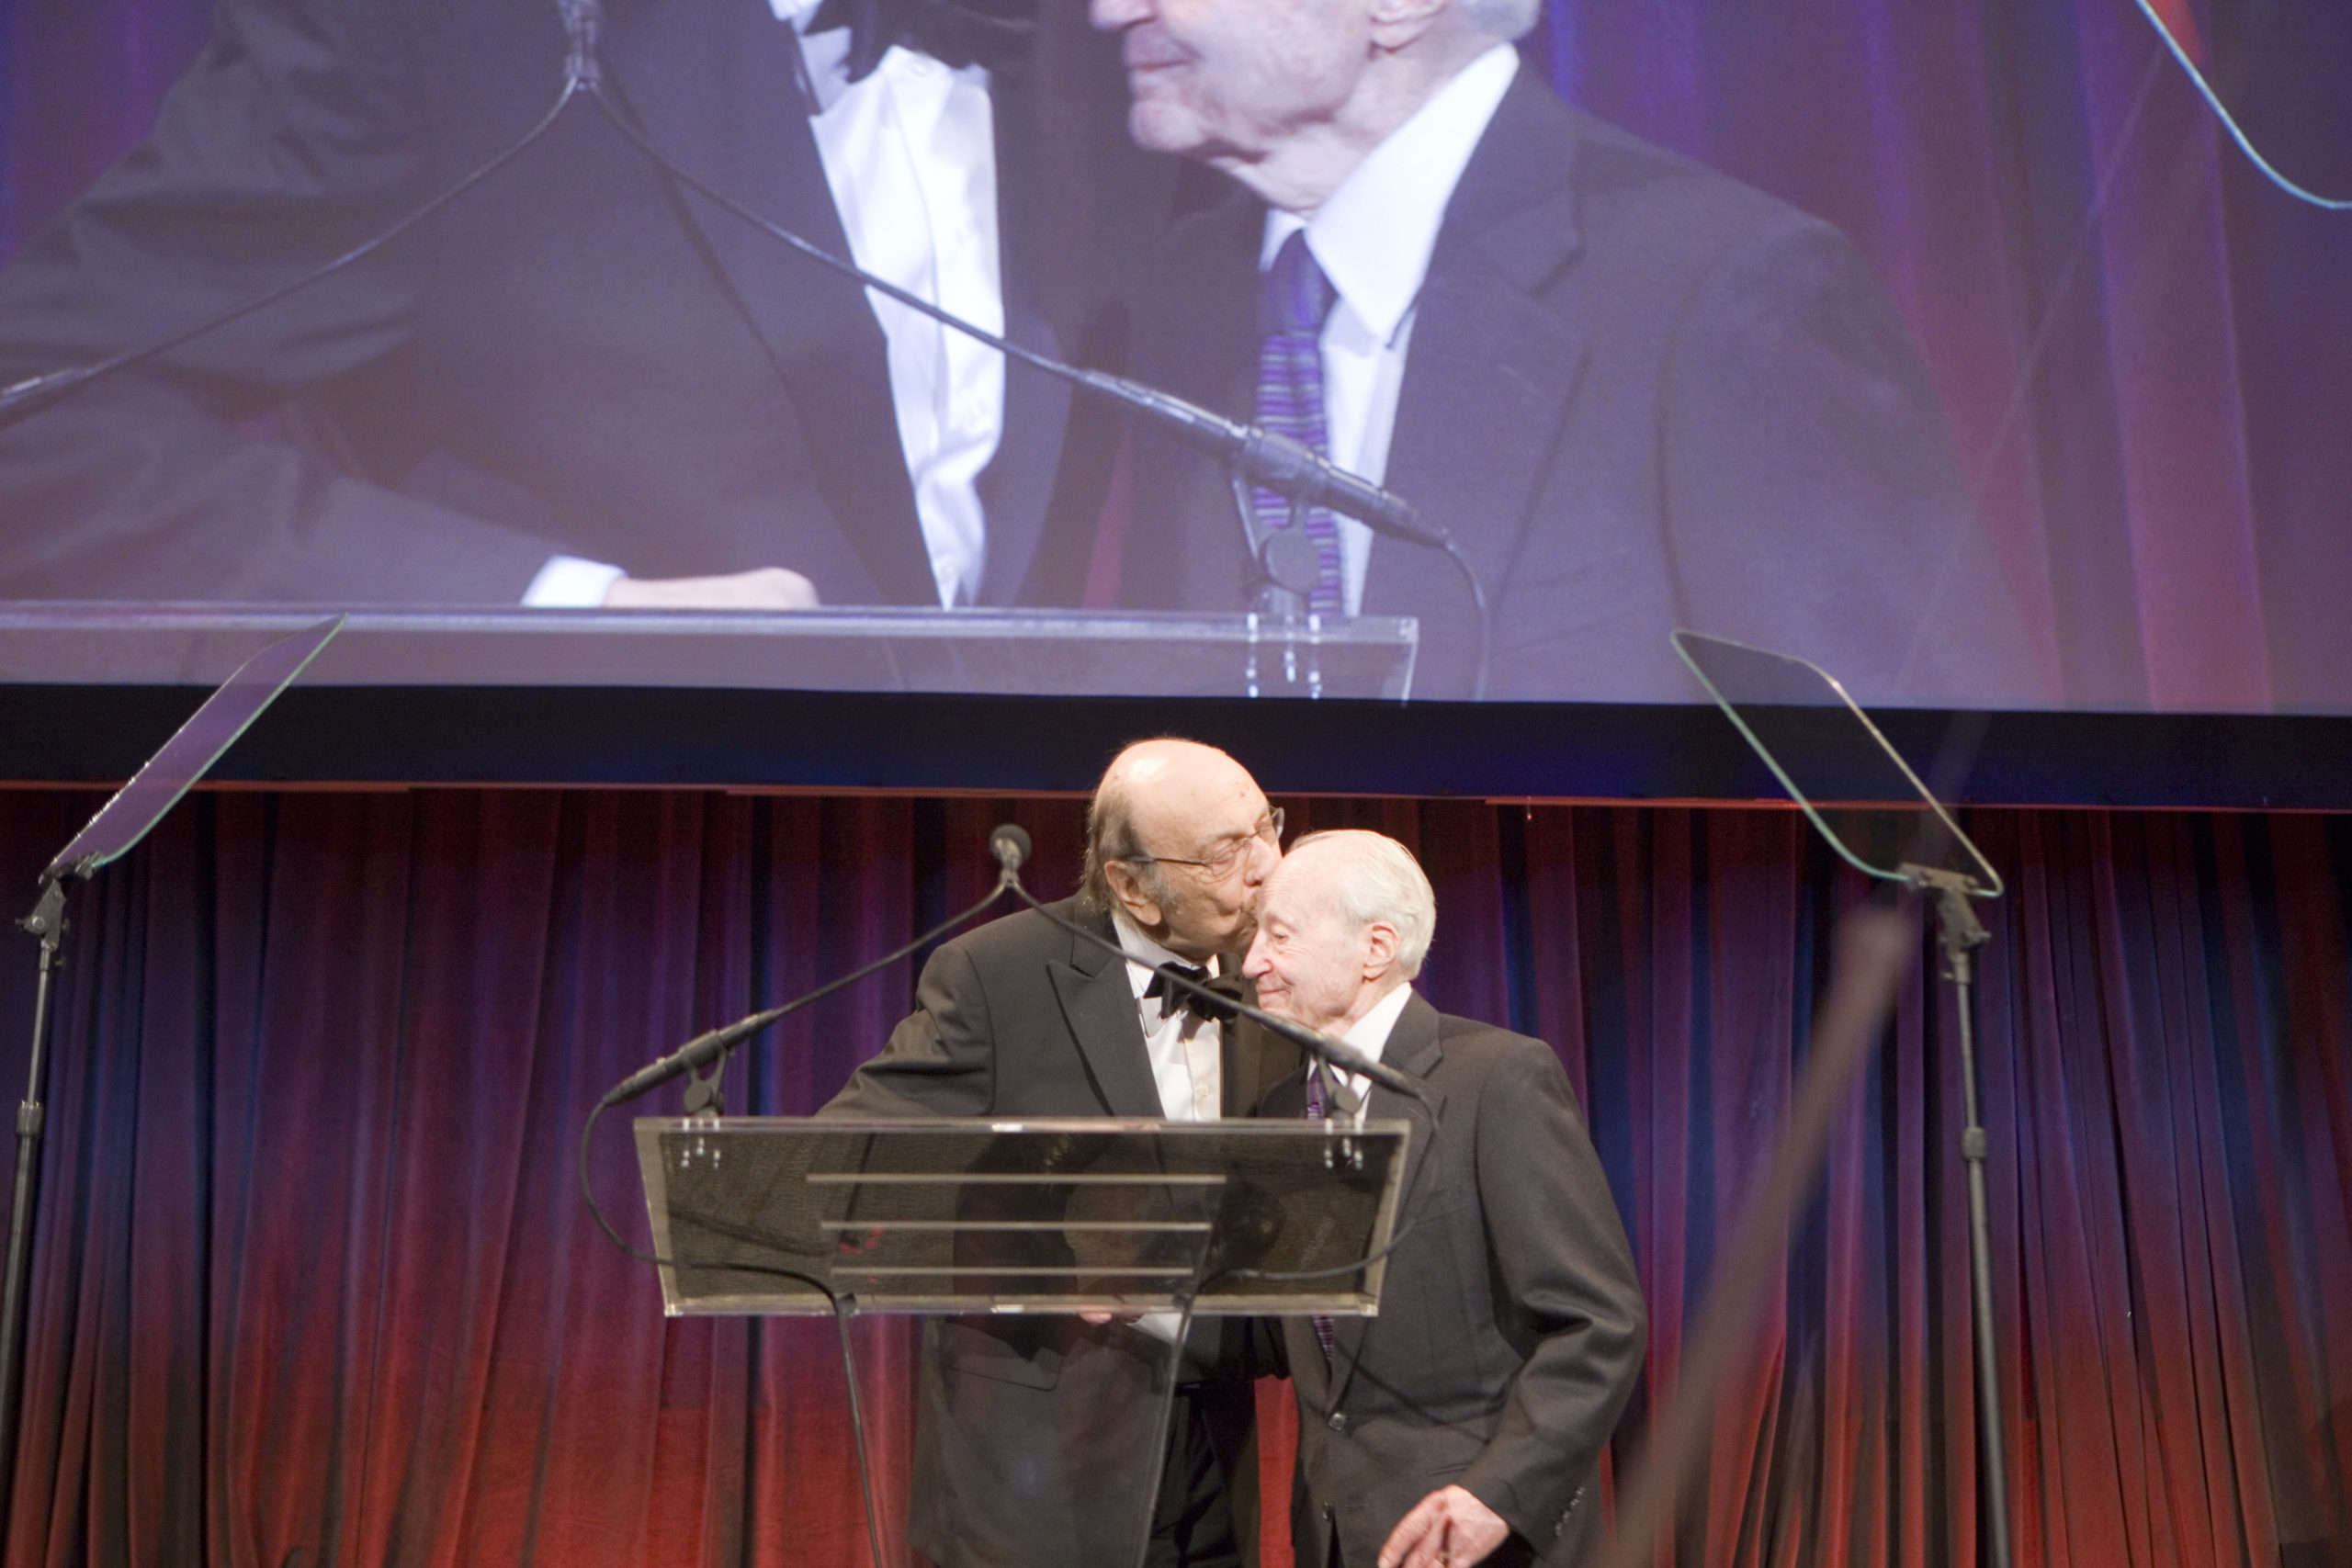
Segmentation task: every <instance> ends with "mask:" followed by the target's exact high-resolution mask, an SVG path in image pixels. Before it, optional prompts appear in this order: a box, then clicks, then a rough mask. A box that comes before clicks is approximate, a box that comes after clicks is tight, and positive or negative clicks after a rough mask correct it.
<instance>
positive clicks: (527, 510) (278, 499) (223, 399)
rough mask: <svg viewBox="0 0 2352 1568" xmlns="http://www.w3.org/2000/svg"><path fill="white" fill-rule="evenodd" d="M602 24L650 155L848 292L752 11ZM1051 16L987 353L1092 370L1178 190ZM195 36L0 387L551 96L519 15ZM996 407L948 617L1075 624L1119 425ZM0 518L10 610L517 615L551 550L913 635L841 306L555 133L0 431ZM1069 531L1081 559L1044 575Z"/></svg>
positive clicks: (139, 328) (1058, 405)
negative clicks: (730, 581) (994, 608)
mask: <svg viewBox="0 0 2352 1568" xmlns="http://www.w3.org/2000/svg"><path fill="white" fill-rule="evenodd" d="M1044 14H1045V17H1046V27H1045V32H1044V35H1043V37H1042V38H1041V39H1039V42H1038V46H1037V51H1036V54H1035V59H1034V61H1033V62H1032V66H1031V68H1030V69H1029V70H1028V71H1026V72H1025V73H1023V74H1022V75H1020V76H1019V77H1017V78H1009V79H1003V80H1000V81H999V82H998V83H997V84H996V85H995V88H994V102H995V121H996V126H997V141H998V154H999V169H998V173H999V181H1000V209H1001V235H1002V259H1003V275H1004V280H1005V294H1006V306H1007V320H1008V322H1009V326H1010V331H1011V334H1012V336H1013V337H1014V338H1016V339H1018V340H1020V341H1022V342H1024V343H1026V344H1031V345H1033V346H1035V347H1038V348H1042V349H1046V350H1047V351H1049V352H1053V353H1057V354H1059V355H1064V356H1076V357H1079V358H1080V359H1099V360H1102V361H1103V362H1104V363H1106V364H1117V363H1118V362H1120V361H1121V360H1122V359H1123V358H1124V357H1125V347H1126V343H1125V340H1126V337H1127V334H1128V319H1129V298H1128V296H1129V292H1130V288H1131V285H1132V283H1133V280H1134V279H1135V278H1136V277H1137V276H1141V274H1142V271H1143V268H1144V265H1145V258H1146V257H1148V255H1149V254H1151V251H1152V248H1153V246H1154V244H1155V242H1156V239H1157V237H1158V236H1159V233H1160V232H1161V231H1162V229H1163V228H1164V225H1165V222H1166V220H1167V216H1168V210H1169V202H1170V196H1171V193H1172V191H1173V190H1174V188H1175V181H1176V176H1175V175H1174V174H1173V173H1172V172H1171V170H1172V165H1171V164H1168V163H1167V162H1166V161H1164V160H1154V159H1149V158H1147V157H1146V155H1144V154H1142V153H1140V152H1136V151H1134V150H1133V149H1132V147H1131V146H1130V144H1129V142H1128V141H1127V138H1126V136H1125V131H1124V116H1125V93H1124V88H1123V85H1122V84H1121V80H1120V74H1119V68H1118V63H1117V59H1116V54H1117V51H1116V46H1115V44H1114V43H1113V42H1111V41H1110V40H1107V39H1101V38H1099V37H1097V36H1096V35H1094V34H1093V33H1092V32H1091V29H1089V28H1087V26H1086V19H1085V17H1084V15H1083V10H1082V7H1074V6H1046V8H1045V13H1044ZM605 17H606V21H605V61H606V63H607V67H608V70H609V74H610V77H611V79H612V81H613V82H614V84H615V85H616V89H617V91H618V92H619V93H620V94H621V95H622V96H624V97H625V98H626V99H627V101H628V105H629V106H630V107H632V109H633V110H634V112H635V113H636V115H637V116H638V118H639V120H640V121H641V123H642V125H643V128H644V130H645V131H646V132H647V134H648V135H649V136H650V138H651V139H652V140H653V141H656V142H658V143H659V144H660V145H661V146H662V147H663V148H664V149H666V150H667V151H668V152H671V153H672V154H673V156H674V157H675V158H676V159H677V160H678V161H679V162H681V163H682V164H685V165H686V166H687V167H689V168H691V169H693V170H695V172H696V173H698V174H699V175H701V176H702V177H704V178H706V179H707V180H709V181H711V182H712V183H713V184H715V185H717V186H719V187H720V188H721V189H724V190H726V191H728V192H729V193H730V194H732V195H734V196H735V197H738V198H739V199H741V200H742V201H744V202H746V203H748V204H749V205H751V206H752V208H754V209H757V210H759V211H761V212H763V213H764V214H767V215H768V216H770V217H772V218H774V219H775V220H777V221H778V222H781V223H783V224H785V225H786V226H788V227H790V228H792V229H795V230H797V231H798V232H800V233H802V234H804V235H806V236H807V237H808V238H809V239H810V240H813V241H815V242H816V243H819V244H820V245H823V246H825V247H827V248H829V249H830V250H831V251H832V252H834V253H835V254H842V255H846V254H848V248H847V243H846V241H845V240H844V238H843V233H842V225H841V222H840V220H839V219H838V217H837V216H836V214H835V211H834V209H833V205H832V199H831V193H830V191H829V190H828V188H827V186H826V183H825V176H824V172H823V166H822V164H821V163H820V160H819V158H818V154H817V149H816V143H815V141H814V139H813V138H812V137H811V135H810V133H809V126H808V121H807V119H806V118H805V116H804V114H803V113H802V111H801V109H800V107H799V99H798V97H797V94H796V91H795V87H794V82H795V75H794V70H795V65H796V53H797V51H795V49H794V47H793V42H792V39H791V35H790V32H789V29H788V28H786V27H785V26H784V25H783V24H781V23H779V22H778V21H776V19H775V16H774V15H773V13H772V12H771V10H770V8H769V6H768V5H767V4H766V0H606V4H605ZM215 28H216V37H215V39H214V41H213V43H212V44H211V46H210V47H209V49H208V50H207V51H205V52H204V54H203V55H202V56H201V57H200V58H199V59H198V62H197V63H196V65H195V66H194V67H193V68H192V69H191V70H190V71H189V73H188V74H187V76H186V77H185V78H184V79H183V80H182V81H181V82H180V83H179V84H178V85H176V86H175V88H174V89H173V90H172V92H171V94H170V96H169V97H168V99H167V100H166V102H165V105H164V108H163V110H162V113H161V116H160V118H159V119H158V122H157V124H156V127H155V129H154V131H153V135H152V136H151V138H150V139H149V141H147V143H146V144H145V145H144V146H142V147H141V148H140V149H139V150H137V151H136V152H133V153H132V154H130V156H129V157H128V158H126V159H125V160H124V161H123V162H122V163H121V164H119V165H118V166H117V167H116V168H115V169H113V170H112V171H111V172H110V173H108V174H107V175H106V176H105V177H104V178H102V179H101V180H100V181H99V182H98V184H97V185H96V186H95V187H94V188H93V189H92V190H91V191H90V192H89V193H87V194H86V195H85V197H83V198H82V199H81V200H80V201H78V202H77V203H76V204H75V205H74V207H73V209H71V210H70V211H69V212H68V213H67V214H66V215H65V216H64V218H63V219H62V220H61V221H60V222H59V223H57V224H56V225H54V226H53V227H51V229H50V230H49V231H46V232H45V233H44V234H42V235H41V236H40V237H39V238H38V239H36V240H35V241H34V242H33V243H32V244H30V245H29V246H28V248H27V250H26V252H25V253H24V254H22V255H21V256H20V257H19V258H18V259H17V262H16V264H15V265H13V266H11V267H10V268H9V270H8V271H7V272H6V274H5V275H4V276H0V383H6V382H7V381H12V380H15V379H17V378H19V377H21V376H27V375H30V374H33V373H35V372H38V371H45V370H50V369H53V368H56V367H60V366H66V365H73V364H77V363H85V362H88V361H91V360H94V359H96V358H98V357H99V356H101V355H105V354H107V353H111V352H113V351H115V350H117V349H119V348H122V347H124V346H125V345H127V344H135V343H139V342H141V341H144V340H146V339H148V338H149V337H151V336H153V335H154V334H156V333H160V332H161V331H162V330H163V329H164V328H166V327H170V326H175V325H177V324H181V323H185V322H187V321H193V320H196V319H198V318H199V317H201V316H203V315H205V314H207V313H209V312H210V311H213V310H218V309H220V308H221V307H223V306H226V305H228V304H231V303H234V302H237V301H239V300H242V299H246V298H249V297H251V296H252V295H254V294H256V293H258V292H259V291H261V289H262V288H265V287H266V286H268V285H271V284H275V283H277V282H280V281H283V280H286V279H288V278H290V277H292V276H295V275H297V274H298V273H300V271H302V270H304V269H306V268H308V267H310V266H311V265H315V264H316V263H318V262H321V261H323V260H325V259H326V258H328V257H330V256H332V255H334V254H337V253H338V252H340V251H342V250H344V249H345V248H347V247H349V246H351V245H354V244H356V243H358V242H359V241H360V240H362V239H364V238H367V237H368V236H369V235H371V234H373V233H375V232H377V231H380V230H382V229H383V228H385V227H387V226H389V225H390V222H391V221H392V220H394V219H395V218H396V217H398V216H400V215H401V214H403V213H405V212H407V211H408V210H410V209H413V207H415V206H417V205H418V204H419V203H421V202H423V201H424V199H425V198H426V197H430V196H432V195H434V194H435V193H438V192H440V191H442V190H444V189H446V188H447V187H448V186H450V185H452V184H453V183H454V182H455V181H456V180H457V179H458V176H459V175H462V174H463V173H464V172H466V171H467V170H469V169H470V168H472V167H474V166H475V165H477V164H480V163H481V162H482V161H484V160H485V159H487V158H489V157H490V156H492V154H493V153H495V152H498V151H500V150H501V149H503V148H504V147H505V146H507V145H508V144H510V143H512V142H513V141H515V139H516V138H517V137H519V136H520V135H521V134H522V133H523V132H524V131H525V130H526V129H528V128H529V127H530V125H531V124H532V123H533V121H534V120H535V119H536V118H537V117H538V116H540V115H541V114H542V113H543V112H544V111H545V110H546V109H547V108H548V106H549V105H550V104H551V103H552V102H553V101H554V99H555V96H556V93H557V89H558V86H559V85H560V82H561V79H562V78H561V62H562V58H563V51H564V42H563V35H562V31H561V28H560V25H559V21H558V16H557V7H556V6H554V5H553V4H551V3H550V0H222V4H221V5H220V7H219V12H218V16H217V18H216V22H215ZM1006 399H1007V405H1008V406H1007V410H1006V430H1005V435H1004V441H1003V445H1002V446H1001V449H1000V451H999V454H998V457H997V458H996V461H995V463H994V464H993V465H992V467H991V468H989V471H988V473H987V474H986V475H985V476H984V478H983V481H982V497H983V500H984V501H985V502H986V503H987V507H988V516H989V553H988V560H987V565H986V569H985V582H984V585H983V588H982V591H981V598H982V599H983V601H984V602H986V603H989V604H1012V603H1015V602H1058V601H1064V600H1067V601H1069V602H1075V599H1076V596H1077V593H1078V589H1079V585H1080V582H1082V580H1083V577H1084V573H1085V555H1086V550H1087V547H1088V544H1089V542H1090V540H1091V529H1092V525H1093V521H1094V518H1095V515H1096V514H1097V513H1098V511H1099V507H1100V498H1101V492H1102V491H1103V487H1104V485H1105V484H1107V482H1108V480H1107V472H1108V468H1109V459H1108V458H1107V457H1106V456H1105V455H1104V454H1105V451H1106V449H1107V448H1109V447H1111V446H1113V445H1114V438H1110V437H1106V435H1105V434H1104V432H1106V431H1109V430H1112V429H1114V427H1113V426H1110V425H1107V424H1105V425H1103V426H1102V427H1101V428H1099V429H1098V428H1096V427H1094V426H1091V425H1089V424H1087V423H1086V421H1087V420H1089V419H1094V420H1098V421H1100V420H1107V419H1108V418H1109V416H1108V415H1107V414H1102V413H1099V412H1093V411H1080V415H1079V419H1078V423H1077V424H1076V425H1075V426H1072V425H1071V423H1070V419H1071V410H1070V402H1069V398H1068V396H1067V394H1066V393H1065V392H1064V391H1063V390H1062V389H1059V388H1058V387H1057V386H1056V385H1054V384H1052V383H1049V382H1046V381H1045V380H1044V379H1043V378H1039V377H1037V376H1036V375H1035V374H1034V373H1031V372H1026V371H1023V370H1022V369H1020V368H1017V367H1016V368H1013V369H1012V370H1011V371H1010V372H1009V378H1008V384H1007V389H1006ZM0 516H5V517H6V519H7V527H6V530H5V531H0V596H5V597H10V598H45V597H75V598H93V597H107V596H120V597H127V598H161V599H247V600H270V599H287V600H304V601H313V602H332V603H337V604H343V603H403V602H406V603H416V602H470V603H499V604H513V603H515V601H516V600H518V599H519V598H520V597H521V594H522V592H523V590H524V588H525V587H526V584H527V583H528V582H529V581H530V579H531V577H532V575H533V574H534V573H535V572H536V571H537V570H538V568H539V567H540V565H541V564H542V563H543V562H544V561H545V560H546V558H548V556H549V555H551V554H555V553H559V552H561V553H569V554H572V555H578V556H584V557H588V558H594V559H601V560H608V561H612V562H614V563H616V564H618V565H621V566H623V567H625V568H627V569H628V570H629V571H631V572H632V573H635V574H637V575H639V576H665V575H683V574H699V573H706V572H726V571H734V570H743V569H748V568H752V567H759V566H773V565H781V566H786V567H790V568H793V569H794V570H799V571H801V572H803V573H805V574H807V575H808V576H809V577H810V578H811V579H813V580H814V581H815V582H816V584H817V587H818V589H819V591H820V593H821V594H822V595H823V597H824V599H825V600H826V602H827V603H829V604H936V603H937V591H936V589H935V588H934V586H933V580H932V575H931V569H930V565H929V562H928V558H927V555H926V552H925V549H924V547H923V543H922V536H921V532H920V525H919V524H918V522H917V520H916V513H915V506H914V497H913V491H912V488H911V485H910V481H909V479H908V477H907V472H906V465H905V461H904V459H903V457H902V456H901V453H900V450H899V437H898V431H897V423H896V418H895V415H894V412H893V409H892V404H891V399H890V389H889V380H888V369H887V366H886V363H885V358H884V344H883V338H882V333H881V329H880V327H879V325H878V324H877V323H876V321H875V318H874V315H873V312H872V310H870V309H869V308H868V307H867V305H866V303H865V297H864V295H863V293H862V291H860V290H859V289H858V288H856V287H855V286H854V285H852V284H850V283H847V282H845V281H843V280H842V279H840V278H838V277H836V276H831V275H830V274H828V273H826V272H824V271H822V270H820V268H819V267H817V266H816V265H813V264H811V263H809V262H808V261H806V260H804V259H802V258H799V257H797V256H796V255H794V254H792V253H790V252H788V251H787V250H786V248H785V247H784V246H783V245H781V244H780V243H777V242H775V241H774V240H772V239H769V238H767V237H765V236H763V235H761V234H759V233H756V232H755V231H752V230H751V229H749V228H747V227H746V226H745V225H743V224H742V223H741V222H739V221H738V220H735V219H733V218H730V217H729V216H727V215H725V214H724V213H722V212H720V211H719V210H718V209H716V208H715V207H713V206H711V205H710V204H708V203H707V201H705V200H704V199H702V198H700V197H694V196H691V195H688V194H685V193H684V192H683V191H681V190H679V189H677V188H674V187H673V186H670V185H669V184H667V183H666V182H665V181H664V180H663V179H662V177H660V176H658V175H656V174H655V172H654V170H653V169H652V168H651V167H650V165H648V164H647V163H646V162H645V161H644V160H643V159H642V158H641V157H640V156H639V154H638V153H637V152H635V151H633V150H632V149H630V148H629V147H628V146H627V145H626V144H625V143H624V142H623V141H621V140H620V138H619V137H618V136H617V135H616V133H615V132H614V130H612V129H611V128H610V127H609V126H608V125H606V124H605V123H603V122H602V121H601V120H600V118H598V116H597V115H596V113H595V112H594V108H593V107H590V106H589V105H587V104H585V103H578V104H575V105H574V106H572V107H571V108H569V109H567V110H566V111H565V114H564V117H563V118H562V119H561V120H560V122H559V123H558V124H557V126H556V128H555V130H553V132H552V133H551V134H550V135H549V136H548V139H547V140H546V141H543V142H542V143H540V144H539V145H538V146H537V147H536V148H534V149H533V150H532V151H530V152H527V153H526V154H524V155H523V157H522V158H520V159H519V160H517V161H516V162H515V163H514V164H510V165H508V166H507V167H506V168H504V169H503V170H502V171H501V172H500V173H498V174H497V175H494V176H492V178H491V179H490V180H489V181H488V182H487V183H485V184H484V185H482V186H480V187H478V188H476V189H475V190H474V191H472V192H471V193H470V194H469V195H467V196H465V197H461V198H459V199H458V201H457V202H456V203H455V204H454V205H453V206H451V207H450V208H448V209H447V210H446V211H445V212H444V213H443V214H442V215H441V216H440V217H438V218H436V219H435V220H432V221H430V222H429V223H427V224H426V225H424V228H423V229H422V230H421V231H417V232H415V233H414V234H413V235H412V236H411V237H409V238H408V239H406V240H403V241H401V242H399V243H396V244H394V245H393V246H392V247H390V249H389V250H388V251H386V252H385V253H383V254H379V256H378V257H376V258H375V259H373V260H371V261H368V262H367V263H364V264H362V265H359V266H357V267H356V268H354V269H353V270H352V271H351V272H349V273H348V274H346V275H345V276H341V277H339V278H336V279H334V280H332V281H330V282H327V283H323V284H321V285H319V286H317V287H315V288H311V289H309V290H306V291H304V292H302V293H300V294H299V295H297V296H295V297H294V298H292V299H288V300H287V301H285V302H284V303H283V304H280V305H277V306H276V307H273V308H271V309H270V310H266V311H264V312H262V313H260V314H258V315H256V316H254V317H253V318H252V319H250V320H248V321H243V322H242V323H240V324H238V325H237V326H234V327H232V328H229V329H226V330H223V331H221V332H219V333H213V334H211V335H209V336H208V337H205V338H203V339H201V340H199V341H198V342H196V343H194V344H189V345H188V346H187V348H185V349H183V350H180V351H178V352H177V353H175V354H174V355H171V356H170V357H169V359H168V361H167V362H166V363H164V364H163V365H159V366H156V367H150V368H146V369H141V370H139V371H134V372H130V373H127V374H125V375H123V376H121V377H119V378H111V379H109V380H107V381H105V382H101V383H94V384H92V385H91V386H90V387H88V388H87V389H85V390H83V391H81V392H79V393H77V394H75V395H74V397H73V398H71V399H69V400H66V401H64V402H62V403H60V404H59V405H57V406H56V407H55V408H53V409H51V410H50V411H48V412H44V413H42V414H40V415H39V416H38V417H35V418H33V419H31V420H29V421H28V422H27V423H23V424H21V425H19V426H17V428H16V429H14V430H13V431H9V432H7V433H6V434H5V435H0ZM1049 518H1058V519H1060V520H1061V523H1051V524H1049ZM1064 523H1066V524H1068V525H1069V526H1070V527H1071V528H1073V529H1075V530H1078V531H1079V532H1080V535H1082V536H1078V537H1074V538H1071V539H1067V540H1061V541H1059V542H1058V543H1057V542H1055V540H1054V539H1053V538H1052V537H1050V536H1049V530H1050V528H1052V527H1058V526H1060V525H1062V524H1064ZM1033 574H1034V575H1035V582H1034V583H1032V581H1031V580H1032V577H1033Z"/></svg>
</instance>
